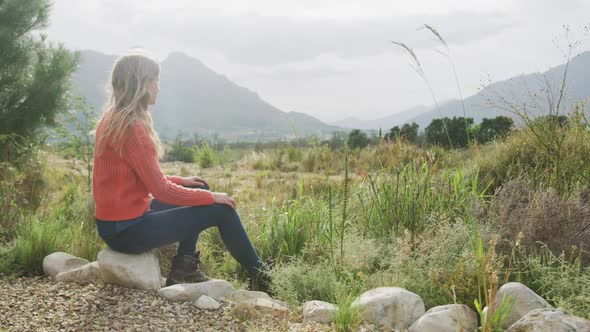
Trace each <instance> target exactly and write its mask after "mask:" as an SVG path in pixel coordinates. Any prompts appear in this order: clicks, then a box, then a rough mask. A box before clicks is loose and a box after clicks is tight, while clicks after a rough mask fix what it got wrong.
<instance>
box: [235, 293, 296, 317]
mask: <svg viewBox="0 0 590 332" xmlns="http://www.w3.org/2000/svg"><path fill="white" fill-rule="evenodd" d="M240 304H245V305H248V306H251V307H252V308H254V309H256V311H258V312H259V313H262V314H268V313H281V312H287V311H288V310H289V307H287V306H286V305H285V304H284V303H283V302H280V301H276V300H273V299H265V298H260V297H259V298H254V299H248V300H244V301H242V302H240Z"/></svg>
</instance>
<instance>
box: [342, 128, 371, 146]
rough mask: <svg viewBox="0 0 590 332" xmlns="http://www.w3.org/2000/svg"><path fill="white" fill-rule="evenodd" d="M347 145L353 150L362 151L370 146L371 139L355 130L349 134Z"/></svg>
mask: <svg viewBox="0 0 590 332" xmlns="http://www.w3.org/2000/svg"><path fill="white" fill-rule="evenodd" d="M346 143H347V144H348V147H349V148H351V149H357V148H358V149H362V148H364V147H366V146H367V145H369V137H368V136H367V134H365V133H364V132H362V131H360V130H359V129H355V130H353V131H351V132H350V134H348V139H347V140H346Z"/></svg>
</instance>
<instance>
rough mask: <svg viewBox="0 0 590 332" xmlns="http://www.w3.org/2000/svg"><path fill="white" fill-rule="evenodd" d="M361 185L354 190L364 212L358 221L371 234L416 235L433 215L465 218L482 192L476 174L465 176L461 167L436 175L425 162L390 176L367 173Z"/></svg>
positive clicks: (408, 166) (381, 173)
mask: <svg viewBox="0 0 590 332" xmlns="http://www.w3.org/2000/svg"><path fill="white" fill-rule="evenodd" d="M364 185H365V187H364V190H361V191H359V192H358V193H357V196H358V201H359V204H360V208H361V211H363V212H362V214H361V218H359V222H360V223H361V226H362V229H363V230H364V231H366V232H369V234H371V235H372V236H379V235H380V234H381V235H383V234H392V233H393V234H395V235H400V234H402V232H403V231H404V230H408V231H410V232H411V233H412V234H418V233H420V232H421V231H422V230H423V229H424V228H425V227H427V226H428V224H429V220H430V217H431V216H432V215H433V214H439V215H443V216H447V217H450V218H461V217H464V216H465V212H466V211H468V210H469V209H470V207H471V204H473V203H474V202H477V201H481V200H482V199H483V196H484V195H485V189H484V190H483V191H480V189H479V183H478V178H477V176H474V177H472V178H471V179H468V178H465V177H464V176H463V174H462V173H461V171H460V170H456V171H454V172H453V171H445V172H442V173H440V174H435V173H434V172H433V171H432V170H431V168H430V167H429V165H428V164H426V163H423V164H408V165H405V166H403V167H402V168H401V169H400V170H399V171H397V172H395V173H394V174H393V175H390V174H389V173H388V172H378V173H376V174H374V175H369V176H368V177H367V180H366V183H365V184H364Z"/></svg>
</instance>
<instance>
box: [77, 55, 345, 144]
mask: <svg viewBox="0 0 590 332" xmlns="http://www.w3.org/2000/svg"><path fill="white" fill-rule="evenodd" d="M116 58H117V57H116V56H111V55H105V54H102V53H99V52H96V51H82V52H81V59H80V60H81V61H80V67H79V68H78V70H77V72H76V73H75V74H74V77H73V86H74V91H75V92H76V93H77V94H80V95H82V96H85V97H86V100H87V102H88V104H90V105H92V106H94V107H95V108H96V109H97V110H102V109H103V108H104V107H103V106H104V104H105V102H106V98H107V95H106V92H105V91H106V86H107V82H108V80H109V76H110V70H111V68H112V66H113V64H114V62H115V61H116ZM160 65H161V72H160V94H159V96H158V102H157V104H156V105H154V107H153V111H152V112H153V113H152V116H153V118H154V125H155V127H156V130H157V131H158V133H159V134H160V136H161V137H162V138H164V139H173V138H174V137H176V136H177V135H178V134H179V133H183V134H184V135H189V136H192V135H194V134H197V135H200V136H205V137H211V136H213V135H218V136H220V137H222V138H225V139H228V140H237V139H240V140H259V139H260V140H268V139H278V138H284V137H287V138H288V137H294V136H298V137H303V136H310V135H319V136H324V135H326V134H329V133H331V132H332V131H335V130H337V129H338V128H337V127H334V126H329V125H326V124H324V123H323V122H321V121H320V120H318V119H316V118H314V117H311V116H309V115H306V114H303V113H297V112H283V111H281V110H279V109H278V108H276V107H274V106H272V105H271V104H269V103H267V102H266V101H264V100H262V99H261V98H260V97H259V96H258V95H257V94H256V93H254V92H252V91H250V90H248V89H246V88H244V87H241V86H238V85H237V84H235V83H233V82H232V81H230V80H229V79H228V78H227V77H225V76H223V75H219V74H217V73H215V72H214V71H213V70H211V69H209V68H208V67H207V66H205V65H204V64H203V63H201V62H200V61H199V60H197V59H194V58H191V57H189V56H187V55H185V54H182V53H177V52H175V53H171V54H170V55H169V56H168V57H167V58H166V59H165V60H164V61H163V62H162V63H161V64H160Z"/></svg>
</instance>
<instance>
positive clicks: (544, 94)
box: [407, 52, 590, 130]
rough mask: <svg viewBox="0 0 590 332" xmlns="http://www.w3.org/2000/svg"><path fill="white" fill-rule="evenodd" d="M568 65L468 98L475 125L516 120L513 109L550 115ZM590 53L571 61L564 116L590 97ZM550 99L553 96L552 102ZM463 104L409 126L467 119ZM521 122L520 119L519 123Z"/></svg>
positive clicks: (515, 79)
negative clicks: (496, 119)
mask: <svg viewBox="0 0 590 332" xmlns="http://www.w3.org/2000/svg"><path fill="white" fill-rule="evenodd" d="M565 67H566V66H565V64H563V65H559V66H556V67H554V68H551V69H549V70H548V71H546V72H544V73H533V74H527V75H521V76H517V77H513V78H510V79H508V80H504V81H500V82H496V83H493V84H490V85H488V86H486V87H485V88H483V89H482V90H481V91H480V92H479V93H477V94H475V95H473V96H471V97H468V98H465V99H464V102H465V109H466V112H465V114H467V116H468V117H472V118H473V119H474V121H475V123H479V122H481V120H482V119H483V118H494V117H496V116H499V115H507V116H510V117H512V118H515V114H514V113H513V112H510V111H508V110H506V108H509V105H515V106H516V105H517V106H521V107H525V109H526V111H527V112H528V113H529V114H530V115H532V116H538V115H541V114H548V110H549V107H548V103H549V100H551V103H553V105H557V100H558V98H559V91H560V89H561V83H562V80H563V75H564V72H565ZM588 77H590V52H584V53H581V54H579V55H578V56H576V57H574V58H573V59H571V61H570V63H569V67H568V72H567V80H566V89H565V92H564V98H563V101H562V104H561V107H560V109H561V111H560V112H561V113H562V114H565V113H570V112H571V111H572V110H573V108H574V106H575V105H576V104H577V103H578V102H579V101H580V100H582V99H584V100H586V101H587V100H588V97H590V83H588V80H587V78H588ZM548 95H549V96H551V97H550V98H548ZM463 114H464V113H463V107H462V105H461V101H460V100H452V101H449V102H445V103H443V104H441V105H440V107H439V108H438V109H431V110H430V111H428V112H424V113H422V114H420V115H417V116H415V117H413V118H410V119H408V121H407V122H412V121H415V122H416V123H418V124H419V125H420V129H421V130H424V128H425V127H426V126H428V125H429V124H430V122H431V121H432V119H435V118H441V117H443V116H448V117H453V116H463ZM517 120H518V119H517Z"/></svg>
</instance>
